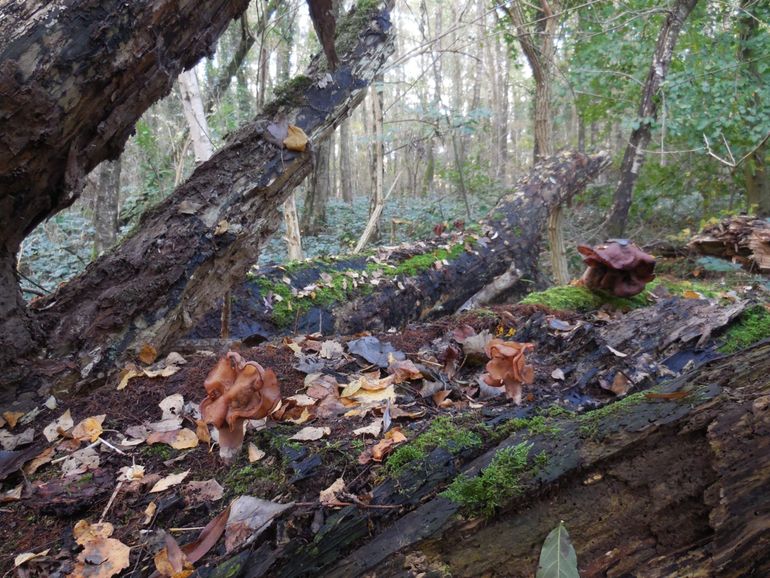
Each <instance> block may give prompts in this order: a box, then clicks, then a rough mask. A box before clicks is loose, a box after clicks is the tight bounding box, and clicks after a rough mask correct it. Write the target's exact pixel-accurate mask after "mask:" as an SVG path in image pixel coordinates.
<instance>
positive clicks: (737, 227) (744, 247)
mask: <svg viewBox="0 0 770 578" xmlns="http://www.w3.org/2000/svg"><path fill="white" fill-rule="evenodd" d="M688 247H690V248H691V249H694V250H695V251H697V252H698V253H700V254H701V255H706V256H711V257H719V258H721V259H726V260H728V261H731V262H733V263H738V264H740V265H741V266H742V267H743V268H745V269H747V270H749V271H755V272H757V271H758V272H760V273H765V274H766V273H770V222H768V221H767V220H766V219H760V218H757V217H750V216H748V215H737V216H734V217H730V218H728V219H725V220H723V221H721V222H719V223H716V224H714V225H709V226H708V227H705V228H704V229H703V230H702V231H701V232H700V233H698V234H697V235H695V236H694V237H693V238H692V239H691V240H690V242H689V243H688Z"/></svg>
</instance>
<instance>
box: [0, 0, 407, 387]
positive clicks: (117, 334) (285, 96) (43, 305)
mask: <svg viewBox="0 0 770 578" xmlns="http://www.w3.org/2000/svg"><path fill="white" fill-rule="evenodd" d="M389 6H390V3H389V2H387V1H383V2H378V3H375V4H373V5H371V6H368V7H367V8H366V9H363V10H361V11H356V10H355V9H354V10H353V11H351V13H350V14H348V15H347V16H346V17H345V18H344V19H342V20H341V22H340V27H339V29H340V35H341V36H340V37H339V38H338V45H339V46H338V48H339V56H340V63H339V66H338V67H337V69H336V70H335V71H334V72H333V73H329V72H328V71H327V69H326V61H325V60H324V59H323V57H316V58H315V59H314V60H313V62H312V63H311V64H310V66H309V68H308V70H307V72H306V74H305V75H304V76H300V77H297V78H295V79H294V80H293V81H291V82H290V83H289V84H288V85H287V86H285V87H284V88H283V89H282V90H280V91H279V97H278V98H277V99H276V100H275V101H273V102H272V103H270V104H268V105H267V106H266V107H265V109H264V111H263V112H262V113H261V114H260V115H259V116H258V117H257V118H256V119H255V120H254V121H253V122H251V123H250V124H248V125H246V126H244V127H243V128H241V129H239V130H238V131H237V132H236V133H234V134H232V135H231V136H230V137H229V139H228V140H227V143H226V145H225V146H224V147H223V148H222V149H221V150H220V151H218V152H217V153H216V154H215V155H214V156H213V157H212V158H211V159H210V160H209V161H207V162H206V163H203V164H202V165H200V166H199V167H198V168H197V169H196V170H195V172H194V173H193V174H192V175H191V177H190V178H189V179H188V180H187V182H185V183H184V184H183V185H181V186H180V187H178V188H177V189H176V191H174V193H173V194H172V195H171V196H170V197H169V198H168V199H166V200H165V201H163V202H162V203H160V204H159V205H158V206H156V207H154V208H153V209H151V210H149V211H148V212H147V213H146V214H145V215H144V216H143V218H142V220H141V223H140V225H139V227H138V230H137V231H136V232H135V233H134V234H133V235H131V236H130V237H129V238H127V239H126V240H125V241H124V242H123V243H122V244H120V245H119V246H118V247H116V248H115V249H114V250H112V251H111V252H109V253H108V254H106V255H104V256H102V257H101V258H99V259H98V260H96V261H95V262H93V263H92V264H90V265H89V266H88V267H87V269H86V270H85V271H84V272H83V273H82V274H81V275H79V276H78V277H76V278H75V279H73V280H72V281H71V282H69V283H67V284H66V285H64V286H62V287H60V288H59V289H58V290H57V291H56V292H55V293H54V294H53V295H51V296H50V297H47V298H44V299H41V300H39V301H36V302H35V303H33V304H32V306H31V307H30V317H31V318H32V322H33V323H34V325H35V326H36V327H37V328H38V329H39V331H40V333H41V334H42V335H45V342H44V346H45V348H46V354H47V355H48V357H49V358H56V359H57V360H62V359H64V358H67V359H68V360H71V363H74V365H75V373H74V375H73V376H72V379H80V380H83V379H98V378H100V377H103V375H104V374H105V372H107V371H109V370H114V368H115V360H116V359H117V358H119V357H120V356H122V355H123V354H125V353H127V352H130V353H136V352H138V350H140V349H141V348H142V347H143V346H144V345H150V346H152V347H153V348H155V349H156V350H158V351H160V350H162V349H163V348H164V347H165V346H166V345H167V344H168V342H169V341H170V340H171V339H172V338H173V337H175V336H177V335H178V334H179V333H180V332H182V331H183V330H185V329H186V328H189V327H191V326H192V322H193V320H194V319H196V318H197V317H199V316H201V315H202V314H203V313H204V312H205V311H207V310H208V309H210V308H211V306H212V305H213V303H214V302H215V301H216V299H217V298H219V297H221V295H223V294H224V293H225V291H226V290H227V289H229V288H230V286H231V285H232V284H234V283H235V282H236V281H239V280H241V279H243V278H244V276H245V274H246V271H247V270H248V268H249V267H250V266H251V264H252V263H254V262H255V260H256V258H257V255H258V254H259V249H260V246H261V244H262V242H263V241H264V239H265V238H267V237H268V236H269V235H271V234H272V233H273V232H274V231H275V229H276V228H277V226H278V223H279V222H280V215H279V212H278V207H280V205H281V203H282V202H283V201H284V200H285V198H286V197H287V196H288V195H289V193H290V192H291V191H292V189H293V188H294V187H295V186H296V185H298V184H299V183H300V182H301V181H302V180H303V179H304V178H305V176H306V175H307V174H308V172H309V171H310V170H311V165H312V158H311V157H312V154H311V152H310V149H311V148H312V144H313V143H317V142H319V141H320V140H321V139H323V138H325V137H326V136H328V135H329V134H330V133H331V131H333V129H334V128H335V126H336V125H337V124H339V123H340V122H342V120H343V119H344V118H345V117H346V116H347V115H348V114H349V113H350V111H351V110H352V109H353V108H354V107H355V106H356V105H357V104H358V103H359V102H360V101H361V100H362V99H363V97H364V94H365V90H366V88H367V86H368V85H369V83H370V82H371V80H372V79H373V78H374V76H375V75H376V73H377V71H378V70H379V69H380V67H381V66H382V64H383V63H384V61H385V60H386V58H387V57H388V55H389V54H390V53H391V52H392V50H393V33H392V27H391V23H390V18H389ZM284 122H289V123H291V124H293V125H296V126H298V127H299V128H300V129H302V130H303V131H304V132H305V133H306V134H307V136H308V137H309V141H310V144H309V145H308V150H307V151H305V152H293V151H289V150H284V149H283V148H282V147H281V146H280V141H279V145H278V146H276V145H275V144H273V141H274V140H275V137H274V136H273V135H272V134H271V132H275V130H272V131H271V128H273V129H274V124H282V123H284ZM15 353H16V352H14V350H13V348H10V351H3V352H2V353H0V361H2V362H5V364H6V365H7V364H9V363H10V362H12V361H13V360H14V358H15ZM0 365H2V363H0ZM59 367H60V368H61V369H66V367H63V366H62V365H61V364H60V365H59ZM8 375H9V374H8V372H6V373H5V374H4V378H6V379H8ZM20 375H23V372H18V371H17V376H20Z"/></svg>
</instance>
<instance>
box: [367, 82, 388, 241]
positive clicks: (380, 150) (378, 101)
mask: <svg viewBox="0 0 770 578" xmlns="http://www.w3.org/2000/svg"><path fill="white" fill-rule="evenodd" d="M383 80H384V79H383V77H382V75H379V76H378V77H377V78H376V79H375V80H374V84H373V85H372V89H371V92H370V94H371V96H372V136H373V138H374V142H373V143H372V162H371V168H372V171H373V173H372V186H373V188H372V194H371V198H370V200H369V213H370V215H371V213H373V212H374V210H375V209H376V208H377V207H379V206H382V205H384V200H383V198H384V195H385V190H384V188H385V182H384V181H385V139H384V136H383V121H384V119H383V107H384V103H383V96H382V91H383V86H382V83H383ZM379 235H380V225H379V221H378V222H375V224H374V233H373V234H372V238H373V239H378V238H379Z"/></svg>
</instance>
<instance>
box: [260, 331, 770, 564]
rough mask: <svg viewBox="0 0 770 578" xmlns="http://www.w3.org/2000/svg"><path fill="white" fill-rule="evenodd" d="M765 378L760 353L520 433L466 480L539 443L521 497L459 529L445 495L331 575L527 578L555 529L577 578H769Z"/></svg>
mask: <svg viewBox="0 0 770 578" xmlns="http://www.w3.org/2000/svg"><path fill="white" fill-rule="evenodd" d="M768 371H770V343H767V342H765V343H763V344H761V345H758V346H756V347H753V348H751V349H749V350H747V351H744V352H742V353H740V354H737V355H734V356H730V357H726V358H722V359H719V360H716V361H714V362H711V363H709V364H708V365H706V366H704V367H703V368H701V369H698V370H696V371H692V372H690V373H688V374H685V375H683V376H681V377H679V378H677V379H674V380H672V381H671V382H669V383H667V384H666V385H665V386H663V387H661V388H660V389H659V390H658V391H656V392H655V394H645V393H644V392H641V393H639V394H636V395H635V396H632V397H629V398H627V399H626V400H624V401H623V402H618V403H616V404H615V405H610V406H607V407H606V408H603V409H601V410H598V411H596V412H593V413H588V414H584V415H581V416H578V417H575V418H571V419H564V420H560V421H558V423H555V424H554V425H553V426H552V430H551V432H549V433H545V434H538V435H532V434H530V433H528V432H526V431H524V432H522V433H519V434H516V435H514V436H512V437H511V438H510V439H508V440H506V441H504V442H503V443H501V444H500V445H499V446H498V447H497V448H495V449H494V450H491V451H490V452H487V453H486V454H484V455H483V456H481V457H479V458H477V459H476V460H475V461H473V462H472V463H471V464H470V465H469V466H467V467H466V468H464V469H463V472H462V474H463V475H465V476H475V475H477V474H478V473H479V472H480V471H482V470H483V469H484V468H487V467H489V466H490V464H491V463H492V460H493V459H494V457H495V455H497V453H498V452H500V451H501V450H503V449H505V448H515V447H518V446H519V444H521V443H529V444H532V446H531V448H530V449H529V450H528V453H529V455H530V456H536V455H543V456H546V458H543V459H540V460H539V461H540V463H541V464H542V465H541V466H540V467H530V468H529V469H528V470H527V471H525V472H522V473H521V477H520V484H521V488H520V492H519V493H517V495H516V496H515V497H513V498H511V499H509V500H507V501H506V503H505V505H504V506H502V508H501V511H500V513H499V514H498V515H497V516H496V517H495V518H493V519H491V520H487V521H484V520H482V519H479V518H474V517H472V516H471V517H462V516H461V515H462V513H463V508H462V507H461V505H460V504H458V503H455V502H453V501H451V500H448V499H446V498H444V497H437V498H434V499H433V500H431V501H429V502H427V503H425V504H424V505H422V506H420V507H419V508H417V509H416V510H414V511H413V512H411V513H410V514H408V515H406V516H404V517H403V518H401V519H400V520H398V522H396V523H395V524H393V525H392V526H390V527H389V528H388V529H386V530H385V531H384V532H382V533H381V534H380V535H378V536H377V537H375V538H374V540H372V541H371V542H369V543H368V544H367V545H365V546H363V547H361V548H359V549H358V550H356V551H354V552H353V553H352V554H350V555H349V556H347V557H346V558H345V559H343V560H342V561H340V562H339V563H338V564H336V565H335V567H334V569H333V570H331V571H328V572H326V573H325V574H324V575H327V576H354V575H360V574H362V573H364V572H366V571H368V570H373V569H374V568H376V569H377V575H378V576H395V575H399V572H402V571H403V568H404V566H405V564H406V562H407V560H409V561H411V562H412V564H414V566H413V567H412V569H413V570H414V571H415V572H419V571H429V570H430V569H435V568H439V567H442V568H447V567H448V568H450V569H451V572H452V575H453V576H478V575H480V574H484V573H489V572H491V573H493V574H494V573H496V572H497V573H500V574H502V575H505V576H513V577H516V576H522V577H525V576H532V575H533V574H534V571H535V569H536V567H537V560H538V555H539V550H540V546H541V544H542V542H543V540H544V538H545V536H546V534H547V533H548V532H549V531H550V530H551V529H552V528H554V527H555V526H556V525H558V523H559V521H560V520H564V521H565V523H566V525H567V527H568V528H569V531H570V535H571V536H572V540H573V543H574V545H575V548H576V550H577V553H578V560H579V562H580V568H581V576H586V577H588V576H623V575H629V574H633V575H636V576H641V575H643V576H671V575H677V576H685V575H687V576H714V575H719V576H748V575H754V576H764V575H767V574H768V572H770V554H768V552H767V549H766V547H765V544H766V543H767V540H768V538H770V529H769V528H770V502H768V499H767V496H768V495H769V494H768V492H770V413H769V412H768V408H770V395H768V394H770V385H769V384H768V382H767V380H766V379H763V377H762V376H763V375H766V374H767V372H768ZM499 489H500V491H502V490H503V489H504V488H499ZM458 516H461V517H458ZM415 561H416V562H415ZM290 565H291V564H290ZM501 569H504V570H501ZM275 575H282V576H289V575H298V574H297V573H296V572H281V571H278V572H277V573H276V574H275Z"/></svg>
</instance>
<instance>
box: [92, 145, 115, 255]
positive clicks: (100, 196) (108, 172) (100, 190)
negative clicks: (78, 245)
mask: <svg viewBox="0 0 770 578" xmlns="http://www.w3.org/2000/svg"><path fill="white" fill-rule="evenodd" d="M120 168H121V160H120V159H118V160H116V161H104V162H103V163H102V164H100V165H99V181H98V185H97V189H96V197H95V198H94V233H95V236H94V256H96V257H98V256H99V255H101V254H102V253H104V252H105V251H106V250H107V249H109V248H110V247H112V246H113V245H114V244H115V241H116V239H117V237H118V210H119V208H120Z"/></svg>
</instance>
